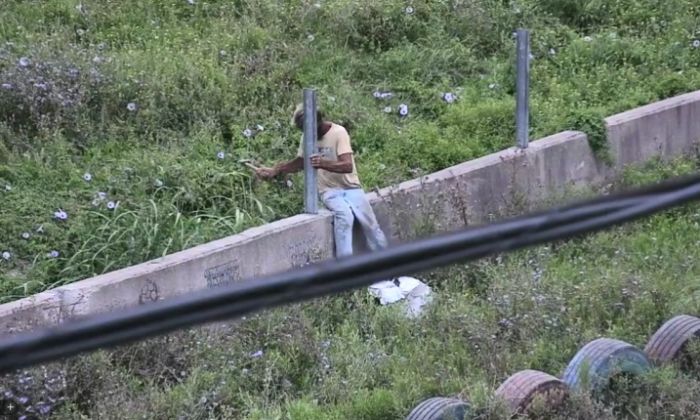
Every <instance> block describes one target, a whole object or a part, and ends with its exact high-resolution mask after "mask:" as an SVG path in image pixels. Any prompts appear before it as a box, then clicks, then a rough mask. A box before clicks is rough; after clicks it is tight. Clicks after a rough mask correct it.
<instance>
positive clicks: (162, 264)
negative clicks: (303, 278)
mask: <svg viewBox="0 0 700 420" xmlns="http://www.w3.org/2000/svg"><path fill="white" fill-rule="evenodd" d="M327 217H330V213H328V212H326V211H319V214H318V215H310V214H299V215H295V216H292V217H288V218H285V219H281V220H277V221H275V222H272V223H269V224H266V225H263V226H257V227H254V228H251V229H248V230H245V231H243V232H241V233H239V234H236V235H232V236H228V237H225V238H222V239H218V240H215V241H212V242H208V243H205V244H202V245H197V246H195V247H192V248H188V249H185V250H182V251H178V252H175V253H173V254H168V255H166V256H165V257H161V258H157V259H155V260H151V261H146V262H144V263H141V264H137V265H133V266H131V267H126V268H123V269H120V270H115V271H110V272H108V273H105V274H101V275H98V276H95V277H91V278H88V279H85V280H81V281H77V282H75V283H71V284H67V285H65V286H60V287H58V288H56V289H54V290H66V291H70V290H77V289H83V288H89V287H92V286H94V285H102V284H104V283H109V282H111V281H120V280H121V279H123V278H126V277H133V276H142V275H148V274H149V273H153V272H156V271H162V270H165V269H168V268H171V267H175V266H177V265H180V264H182V263H184V262H188V261H191V260H196V259H200V258H202V257H205V256H208V255H212V254H216V253H219V252H221V251H224V250H226V249H229V248H233V247H237V246H241V245H244V244H246V243H249V242H253V241H256V240H259V239H260V238H262V237H264V236H268V235H273V234H275V233H278V232H280V231H284V230H286V229H288V228H290V227H293V226H299V225H304V224H306V223H315V222H318V221H322V220H324V219H325V218H327Z"/></svg>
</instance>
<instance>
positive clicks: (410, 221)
mask: <svg viewBox="0 0 700 420" xmlns="http://www.w3.org/2000/svg"><path fill="white" fill-rule="evenodd" d="M601 172H604V171H601V164H599V163H598V161H597V160H596V158H595V156H594V154H593V152H592V151H591V148H590V146H589V145H588V140H587V137H586V135H585V134H584V133H580V132H574V131H566V132H563V133H559V134H556V135H553V136H550V137H546V138H544V139H541V140H538V141H535V142H533V143H531V145H530V147H529V148H527V149H525V150H522V149H518V148H509V149H506V150H503V151H501V152H498V153H494V154H491V155H487V156H484V157H481V158H479V159H475V160H472V161H469V162H465V163H462V164H459V165H456V166H453V167H451V168H448V169H445V170H442V171H439V172H436V173H434V174H431V175H427V176H425V177H422V178H420V179H416V180H411V181H407V182H404V183H401V184H400V185H399V186H398V187H397V188H385V189H382V190H380V191H379V192H378V193H371V194H370V195H369V199H370V201H371V203H372V205H373V207H374V209H375V212H376V213H377V217H378V218H379V220H380V223H381V224H382V226H383V227H384V229H385V230H386V231H387V232H388V233H389V234H390V236H391V237H392V240H393V241H403V240H408V239H412V238H415V237H420V236H423V235H426V234H430V233H435V232H446V231H451V230H455V229H460V228H463V227H464V226H469V225H475V224H483V223H486V222H488V221H489V220H491V219H494V218H498V217H499V216H500V215H502V214H504V213H506V212H507V211H508V210H509V209H511V208H512V207H513V205H515V204H517V205H518V207H519V208H521V209H522V210H528V209H531V208H533V207H535V206H536V205H537V204H538V203H539V202H540V200H541V199H543V198H546V197H548V196H551V195H552V194H556V193H561V192H563V191H564V190H565V189H566V188H569V187H575V186H579V185H590V184H591V183H600V182H602V181H603V180H604V178H605V177H604V176H601Z"/></svg>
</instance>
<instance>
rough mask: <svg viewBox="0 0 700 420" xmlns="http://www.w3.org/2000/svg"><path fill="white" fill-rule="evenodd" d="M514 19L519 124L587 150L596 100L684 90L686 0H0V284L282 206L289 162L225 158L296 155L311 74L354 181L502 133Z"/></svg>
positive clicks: (111, 262)
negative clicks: (522, 101) (525, 79)
mask: <svg viewBox="0 0 700 420" xmlns="http://www.w3.org/2000/svg"><path fill="white" fill-rule="evenodd" d="M409 4H410V6H411V8H412V9H411V10H409V9H407V6H408V5H409ZM520 26H524V27H528V28H530V29H532V31H533V34H532V37H533V41H532V45H533V48H532V53H533V56H534V57H533V61H532V77H533V80H532V89H533V92H532V100H531V104H532V108H533V110H532V136H533V138H536V137H540V136H543V135H546V134H553V133H555V132H557V131H560V130H563V129H584V130H586V131H587V132H589V133H590V134H591V141H592V143H593V145H594V146H595V147H596V149H599V150H602V149H604V147H605V133H604V130H602V121H601V117H603V116H605V115H609V114H612V113H614V112H617V111H622V110H625V109H628V108H631V107H634V106H636V105H640V104H643V103H648V102H650V101H653V100H657V99H660V98H664V97H668V96H672V95H675V94H678V93H681V92H685V91H691V90H694V89H697V88H698V87H699V86H700V70H699V69H700V48H698V47H696V45H698V43H696V42H695V41H698V40H700V5H699V4H698V3H697V2H696V1H694V0H665V1H657V0H616V1H599V0H586V1H573V0H547V1H542V0H522V1H518V2H514V1H500V0H484V1H456V0H455V1H446V2H437V1H428V0H415V1H412V2H405V1H404V0H382V1H375V2H357V1H349V0H328V1H323V0H319V1H318V2H312V1H287V2H274V1H270V0H230V1H224V0H209V1H205V0H194V1H187V0H153V1H147V2H144V1H136V0H123V1H118V2H117V1H102V0H88V1H78V0H53V1H50V2H47V1H38V0H7V1H5V2H3V7H2V10H0V41H1V42H2V44H0V85H1V87H0V252H7V254H5V256H6V257H8V258H7V260H5V259H0V297H1V299H2V300H11V299H15V298H18V297H21V296H25V295H27V294H31V293H34V292H38V291H41V290H45V289H47V288H50V287H54V286H56V285H60V284H64V283H67V282H71V281H75V280H77V279H81V278H85V277H88V276H92V275H95V274H99V273H103V272H105V271H109V270H113V269H117V268H120V267H124V266H128V265H131V264H135V263H139V262H142V261H145V260H148V259H151V258H154V257H158V256H161V255H163V254H165V253H169V252H173V251H177V250H180V249H183V248H186V247H190V246H193V245H196V244H199V243H203V242H206V241H209V240H212V239H216V238H219V237H223V236H225V235H229V234H232V233H236V232H239V231H241V230H243V229H245V228H247V227H250V226H253V225H257V224H261V223H264V222H266V221H270V220H273V219H276V218H280V217H283V216H287V215H291V214H294V213H296V212H298V211H299V209H300V208H301V197H302V194H301V183H300V182H299V181H300V179H299V178H298V177H292V181H293V184H292V187H291V188H289V187H288V186H287V183H285V182H280V183H279V184H272V185H259V184H256V183H255V182H254V181H253V180H252V179H251V177H250V174H249V173H248V171H247V170H246V169H245V168H244V167H242V166H240V165H238V164H237V163H236V162H237V160H238V159H241V158H253V159H256V160H258V161H259V162H263V163H270V162H272V161H276V160H278V159H281V158H283V157H287V156H290V154H291V153H292V152H293V151H294V150H295V148H296V142H297V139H298V133H296V132H294V131H293V130H292V128H291V127H290V126H289V124H288V118H289V113H290V111H291V109H292V107H293V106H294V104H295V103H296V102H298V100H299V99H300V96H301V89H302V88H303V87H306V86H314V87H317V88H318V90H319V94H320V103H321V105H322V106H323V107H324V108H326V109H327V111H328V113H329V115H330V116H331V117H332V118H333V119H335V120H336V121H339V122H342V123H344V124H346V125H347V126H348V128H349V129H350V131H351V135H352V138H353V141H354V146H355V149H356V153H357V157H358V159H357V160H358V164H359V166H360V167H359V170H360V173H361V177H362V178H363V180H364V182H365V184H366V186H367V187H368V188H372V187H374V186H385V185H388V184H391V183H394V182H397V181H400V180H404V179H407V178H411V177H414V176H415V174H417V173H421V172H422V173H426V172H430V171H434V170H436V169H440V168H444V167H446V166H449V165H452V164H455V163H457V162H460V161H464V160H467V159H470V158H474V157H478V156H481V155H484V154H486V153H489V152H493V151H496V150H499V149H502V148H505V147H507V146H509V145H511V144H512V143H513V137H514V126H513V125H514V118H513V112H514V101H513V99H512V98H513V89H514V69H513V67H514V66H513V57H514V42H513V38H512V31H513V30H514V29H515V28H517V27H520ZM375 91H382V92H383V91H390V92H392V93H393V94H394V97H393V98H391V99H385V100H380V99H375V98H374V96H373V92H375ZM444 92H450V93H453V94H456V95H457V101H456V102H454V103H452V104H448V103H447V102H446V101H444V100H443V99H442V98H441V94H442V93H444ZM401 103H404V104H407V105H408V106H409V112H410V114H409V116H408V118H403V119H402V118H400V117H399V116H398V115H397V112H396V111H397V107H398V105H399V104H401ZM387 106H389V107H391V109H390V110H391V113H385V112H384V109H385V107H387ZM258 125H260V126H261V128H263V129H264V130H262V131H259V130H258V127H257V126H258ZM246 129H250V130H252V131H251V133H250V134H251V136H250V137H246V136H244V135H243V132H244V130H246ZM219 152H225V155H224V158H223V159H218V158H217V153H219ZM86 173H88V174H90V175H91V180H90V181H89V182H88V181H85V180H84V179H83V176H84V174H86ZM99 192H103V193H105V194H106V197H105V198H104V200H102V199H100V198H97V199H96V197H98V196H97V194H98V193H99ZM109 201H113V202H114V203H115V204H117V203H118V207H117V208H116V209H113V210H110V209H108V208H107V207H106V206H107V203H108V202H109ZM60 210H62V211H65V213H66V215H67V217H68V218H67V220H54V219H53V215H54V212H57V211H60ZM59 215H62V214H59ZM40 227H41V228H40ZM52 251H55V253H54V254H53V255H51V252H52ZM56 253H57V254H56Z"/></svg>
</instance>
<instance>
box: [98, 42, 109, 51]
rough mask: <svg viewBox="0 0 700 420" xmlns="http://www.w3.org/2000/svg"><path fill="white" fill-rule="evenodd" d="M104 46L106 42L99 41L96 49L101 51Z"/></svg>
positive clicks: (105, 46)
mask: <svg viewBox="0 0 700 420" xmlns="http://www.w3.org/2000/svg"><path fill="white" fill-rule="evenodd" d="M105 48H107V44H105V43H104V42H100V43H99V44H97V49H98V50H99V51H103V50H104V49H105Z"/></svg>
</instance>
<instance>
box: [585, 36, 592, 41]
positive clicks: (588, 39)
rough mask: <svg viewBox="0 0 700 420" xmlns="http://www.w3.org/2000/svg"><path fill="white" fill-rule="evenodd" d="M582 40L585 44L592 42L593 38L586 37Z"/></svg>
mask: <svg viewBox="0 0 700 420" xmlns="http://www.w3.org/2000/svg"><path fill="white" fill-rule="evenodd" d="M583 40H584V41H586V42H591V41H593V38H591V37H590V36H586V37H583Z"/></svg>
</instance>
